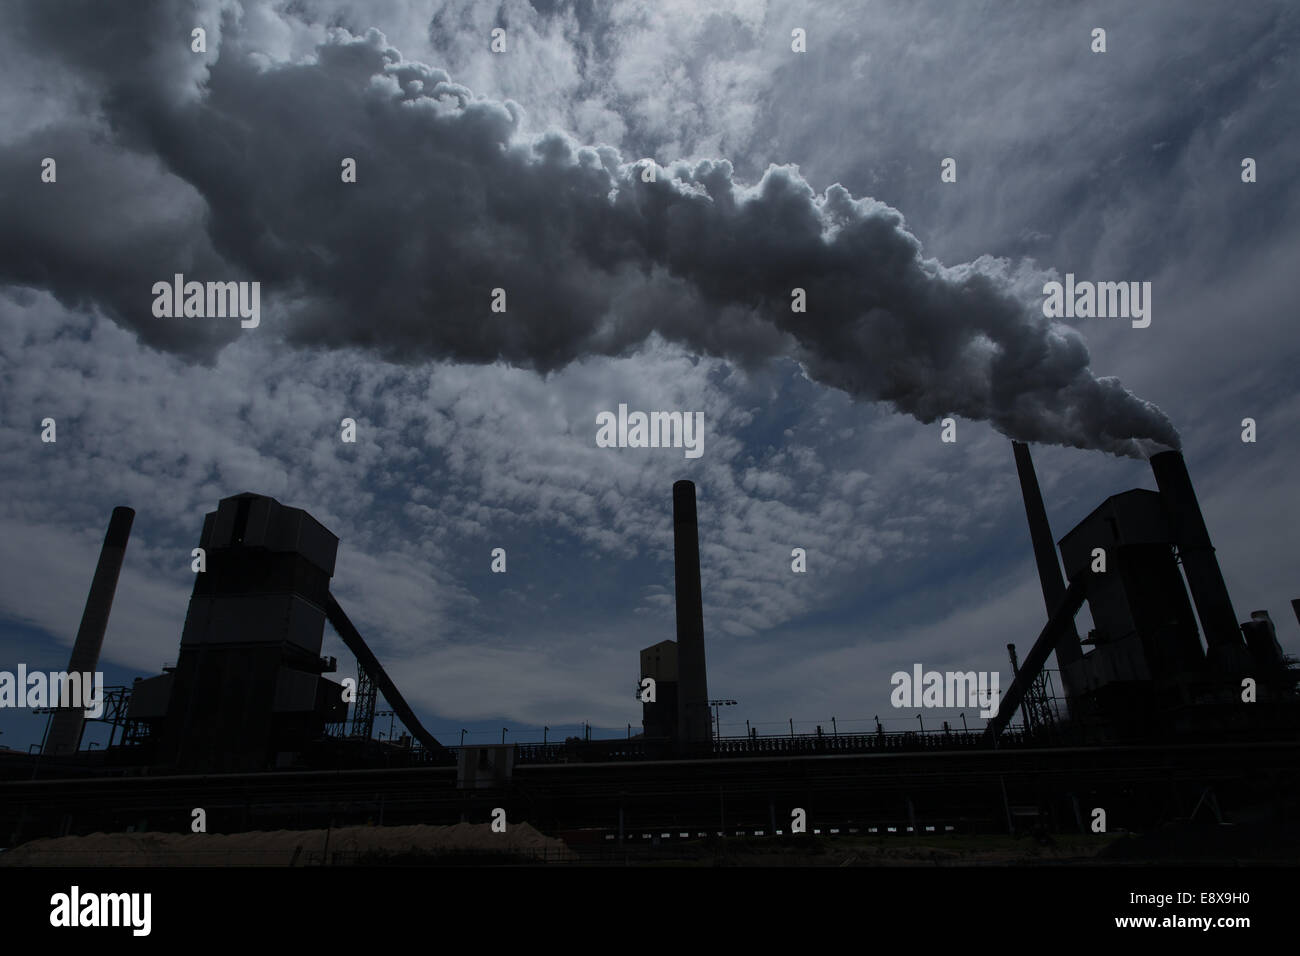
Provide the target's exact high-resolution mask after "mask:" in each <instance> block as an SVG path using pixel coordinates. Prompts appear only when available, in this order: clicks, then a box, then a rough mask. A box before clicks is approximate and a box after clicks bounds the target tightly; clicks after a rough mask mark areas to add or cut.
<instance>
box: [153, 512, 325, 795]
mask: <svg viewBox="0 0 1300 956" xmlns="http://www.w3.org/2000/svg"><path fill="white" fill-rule="evenodd" d="M199 544H200V547H201V548H203V550H204V552H205V561H206V565H207V566H206V570H204V571H202V572H201V573H199V574H198V575H197V576H196V577H195V581H194V593H193V595H192V596H191V598H190V608H189V613H188V614H187V615H186V618H185V629H184V631H183V633H182V635H181V648H180V656H179V657H178V658H177V661H176V667H175V669H174V670H173V671H172V672H171V673H165V674H162V675H160V676H158V677H154V678H152V679H150V680H147V681H140V682H138V683H137V684H136V688H135V692H134V693H133V694H132V700H131V708H130V711H129V716H130V718H131V719H132V720H140V721H147V722H149V723H151V724H152V725H153V727H154V731H153V733H152V734H151V735H150V736H151V737H153V739H154V742H153V746H154V761H155V762H156V763H160V764H164V765H168V766H175V767H178V768H183V769H196V770H198V769H203V770H259V769H263V768H266V767H268V766H275V765H288V764H291V763H293V762H294V760H295V759H296V757H297V754H298V753H299V752H300V751H301V750H302V749H303V748H304V746H305V744H306V743H307V742H308V741H311V740H313V739H315V738H317V737H320V736H321V735H322V734H323V733H324V730H325V726H326V725H327V724H329V723H332V722H334V721H341V720H343V719H344V718H345V717H346V716H347V704H346V703H344V701H343V694H342V687H341V685H339V684H337V683H335V682H334V681H332V680H329V679H327V678H325V677H323V676H322V675H323V674H324V673H326V672H328V671H330V670H333V662H332V661H329V660H323V659H322V658H321V656H320V650H321V642H322V639H323V636H324V627H325V614H326V604H327V602H328V598H329V582H330V577H331V576H332V575H333V574H334V556H335V553H336V552H337V550H338V538H336V537H335V536H334V535H333V534H331V533H330V532H329V531H328V530H326V528H325V527H324V526H323V525H321V523H320V522H318V521H317V520H316V519H315V518H313V517H312V516H311V515H309V514H307V512H305V511H303V510H302V509H300V508H289V507H285V506H284V505H281V504H280V503H279V502H278V501H276V500H275V499H274V498H268V497H265V496H263V495H254V494H247V493H245V494H241V495H235V496H233V497H230V498H225V499H223V500H222V501H221V503H220V504H219V505H218V506H217V510H216V511H214V512H211V513H210V514H208V515H207V517H206V518H205V519H204V522H203V535H202V537H201V539H200V542H199Z"/></svg>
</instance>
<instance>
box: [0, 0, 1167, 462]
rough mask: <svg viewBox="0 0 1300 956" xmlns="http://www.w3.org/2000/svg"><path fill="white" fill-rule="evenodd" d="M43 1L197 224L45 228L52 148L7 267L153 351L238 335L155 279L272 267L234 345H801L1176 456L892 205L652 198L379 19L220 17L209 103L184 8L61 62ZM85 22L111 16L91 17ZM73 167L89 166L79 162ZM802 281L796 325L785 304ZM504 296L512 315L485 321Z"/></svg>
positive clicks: (753, 192) (89, 211)
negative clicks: (88, 308)
mask: <svg viewBox="0 0 1300 956" xmlns="http://www.w3.org/2000/svg"><path fill="white" fill-rule="evenodd" d="M60 7H61V9H63V7H62V5H60ZM44 10H48V5H38V6H36V7H33V8H30V9H29V10H28V11H27V18H26V29H27V31H28V35H29V36H30V37H32V38H33V42H38V41H43V42H48V43H49V44H50V45H51V46H54V47H58V48H59V49H61V51H62V55H63V56H64V57H65V58H66V61H67V63H68V64H70V65H71V64H75V67H74V68H76V69H79V70H81V71H83V72H84V73H85V75H87V76H88V77H90V78H91V80H92V81H93V82H94V83H95V85H96V88H97V89H99V90H100V91H101V92H102V94H103V95H102V100H101V103H100V106H101V108H102V109H103V110H104V111H105V113H106V115H107V116H108V118H109V122H110V124H111V127H112V130H113V136H114V140H115V142H116V144H117V145H118V146H119V147H121V148H124V149H125V150H127V151H129V153H130V154H131V155H134V156H136V157H146V158H147V159H148V161H149V162H150V163H161V166H162V167H163V169H165V171H166V176H167V181H169V182H170V181H172V180H173V179H174V180H175V181H178V182H181V183H184V184H188V188H190V189H192V190H193V191H195V192H196V193H197V196H198V197H201V200H202V205H204V206H205V208H206V216H205V217H202V218H200V219H195V218H193V217H191V218H186V217H184V216H180V215H177V216H172V217H168V216H165V215H162V214H161V213H155V214H154V215H153V216H152V218H150V217H145V216H143V215H137V217H136V220H137V222H138V223H145V224H147V223H149V222H153V223H154V226H155V228H153V229H152V230H148V229H145V228H144V227H143V226H141V227H140V231H141V232H142V233H144V234H142V235H139V236H137V237H136V239H135V240H134V241H133V242H132V243H130V244H122V243H120V242H115V241H114V239H113V236H112V233H111V230H103V229H100V230H99V231H98V232H97V233H92V239H93V241H92V239H87V238H86V237H85V235H83V234H82V233H80V232H79V229H80V227H81V226H82V225H84V224H85V223H86V222H88V221H89V220H90V219H91V218H93V217H94V216H96V215H99V214H101V211H102V210H103V209H104V208H106V206H105V204H106V203H107V204H109V205H108V208H110V209H111V208H112V203H113V202H118V201H120V191H119V192H118V193H117V194H115V193H114V189H113V188H112V186H111V185H109V184H106V183H105V182H104V181H103V176H96V177H92V178H90V179H86V180H82V179H78V178H76V177H65V176H64V175H61V176H60V184H59V186H58V187H57V189H58V194H57V195H58V199H57V202H58V203H60V204H61V205H60V208H59V210H58V212H57V215H58V216H60V217H61V218H60V219H59V222H60V230H62V232H63V234H64V238H63V239H62V240H61V239H60V237H59V232H58V231H56V230H52V229H50V228H49V227H48V219H42V216H49V215H51V214H52V213H51V211H50V210H49V208H48V207H46V206H44V205H43V204H44V203H46V202H54V201H56V200H54V199H47V198H46V197H45V196H43V195H41V194H39V192H38V194H37V195H36V196H34V197H33V196H28V197H26V198H25V199H23V201H21V202H19V201H18V200H19V199H20V198H22V197H21V193H22V192H24V191H30V189H29V187H28V186H26V185H24V186H19V185H17V183H18V178H17V177H16V176H12V175H8V172H9V171H10V170H12V169H14V168H15V167H17V166H18V165H23V168H27V166H26V165H25V164H28V163H31V162H33V160H32V158H31V157H32V156H33V155H34V154H36V153H40V151H41V149H43V148H44V145H43V144H42V143H37V142H29V143H23V144H18V145H16V146H14V145H11V146H9V147H6V149H5V150H4V153H3V155H2V156H0V171H3V172H5V173H6V175H5V178H4V180H3V182H4V183H5V185H4V186H3V187H0V188H3V189H5V190H6V192H7V193H8V195H6V196H5V197H4V199H5V203H6V206H7V207H9V208H14V209H15V210H16V211H17V214H16V215H15V216H13V217H9V218H7V219H6V222H5V224H4V226H3V227H0V228H3V230H4V232H3V235H2V236H0V252H2V253H3V257H2V260H0V261H2V262H3V265H0V278H4V279H6V280H8V281H11V282H24V283H29V284H33V285H39V286H42V287H45V288H50V289H51V290H53V291H54V292H55V293H56V294H59V295H61V296H63V297H65V298H67V297H73V298H76V299H77V300H78V301H83V302H86V301H91V302H93V303H94V304H96V305H98V306H99V307H100V308H102V309H104V310H105V311H106V312H108V313H109V314H111V315H112V316H113V317H114V318H115V319H116V320H117V321H119V322H121V323H123V324H125V325H127V326H129V327H131V328H133V329H134V330H135V331H136V332H137V333H138V334H139V335H140V336H141V338H142V339H143V340H144V341H146V342H148V343H150V344H153V345H156V346H159V347H163V348H167V349H171V350H173V351H177V352H181V353H185V354H188V355H190V356H192V357H197V358H203V357H209V356H210V355H211V354H212V353H213V350H214V349H216V348H219V347H220V345H221V344H222V342H223V341H224V340H226V339H228V337H229V336H230V335H233V334H235V333H236V332H237V331H238V330H237V325H236V324H235V323H231V328H230V329H229V330H227V329H221V330H219V331H217V332H214V330H213V328H212V326H211V322H212V321H213V320H195V319H188V320H186V319H155V318H153V316H152V315H151V312H150V304H151V302H152V298H151V295H150V291H149V290H150V285H151V283H152V281H156V280H158V279H168V278H170V276H171V275H172V273H173V272H185V273H186V275H187V278H195V279H200V280H203V279H229V278H246V279H258V280H260V281H261V282H262V286H263V296H264V302H265V301H266V298H267V297H270V298H272V299H273V300H274V302H275V303H276V312H275V314H274V317H273V318H272V319H270V320H268V318H266V317H264V319H263V325H262V328H260V329H258V330H257V331H255V332H253V331H250V332H245V333H243V334H267V330H268V329H273V328H275V327H276V325H277V323H278V324H279V326H280V328H281V330H282V331H283V333H284V334H285V336H286V337H287V338H288V339H289V340H291V341H293V342H296V343H299V344H304V345H315V346H322V345H323V346H345V345H350V346H363V347H366V348H369V349H373V350H374V351H375V352H377V353H378V354H380V355H382V356H384V357H385V358H387V359H389V360H393V361H407V362H410V361H423V360H426V359H431V358H437V359H445V360H452V361H458V362H470V363H486V362H493V361H498V360H504V361H507V362H510V363H513V364H516V365H519V366H523V367H527V368H532V369H536V370H537V371H539V372H542V373H545V372H548V371H551V370H554V369H558V368H561V367H563V366H564V365H566V364H567V363H569V362H571V361H573V360H575V359H577V358H580V357H582V356H585V355H591V354H602V355H615V354H622V353H626V352H629V351H632V350H634V349H636V348H637V347H638V346H639V345H640V344H641V343H643V342H644V341H645V340H646V338H647V337H648V336H650V335H651V334H655V333H657V334H659V335H661V336H662V337H664V338H665V339H668V340H670V341H674V342H679V343H682V344H684V345H686V346H688V347H689V348H691V349H694V350H696V351H698V352H701V353H708V354H713V355H718V356H723V357H726V358H728V359H730V360H733V361H735V362H738V363H742V364H746V365H753V364H756V363H759V362H763V361H766V360H769V359H771V358H774V357H780V356H787V357H792V358H794V359H797V360H798V361H799V362H801V363H802V364H803V366H804V367H805V368H806V370H807V371H808V373H809V375H811V376H812V377H813V378H814V379H816V380H818V381H820V382H822V383H824V384H826V385H829V386H832V387H835V388H839V389H843V390H844V391H846V392H847V393H849V394H850V395H852V396H854V397H857V398H861V399H865V400H879V401H887V402H889V403H891V404H892V405H893V406H894V407H895V408H897V409H898V410H900V411H903V412H907V413H908V414H911V415H913V416H915V417H916V418H918V419H919V420H921V421H923V422H932V421H934V420H936V419H937V418H939V417H941V416H944V415H948V414H954V415H959V416H963V417H966V418H970V419H979V420H987V421H989V422H991V423H992V424H993V425H994V427H995V428H997V429H998V430H999V431H1001V432H1003V433H1004V434H1007V435H1009V436H1012V437H1015V438H1018V439H1022V440H1027V441H1044V442H1054V443H1060V444H1067V445H1074V446H1078V447H1086V448H1097V449H1104V450H1106V451H1110V452H1113V453H1116V454H1128V455H1133V454H1137V453H1138V452H1139V448H1138V442H1137V440H1138V439H1153V440H1156V441H1159V442H1161V443H1163V444H1166V445H1171V446H1177V445H1178V436H1177V433H1176V431H1175V430H1174V428H1173V427H1172V425H1171V424H1170V422H1169V421H1168V419H1167V418H1166V417H1165V416H1164V415H1163V413H1161V412H1160V410H1159V409H1158V408H1156V407H1155V406H1153V405H1151V404H1150V403H1148V402H1144V401H1142V400H1140V399H1138V398H1137V397H1135V396H1134V395H1132V394H1131V393H1129V392H1128V391H1127V390H1125V389H1124V388H1123V387H1122V386H1121V385H1120V383H1119V382H1118V381H1117V380H1116V379H1113V378H1097V377H1095V376H1094V375H1093V374H1092V373H1091V371H1090V369H1089V364H1088V362H1089V359H1088V351H1087V348H1086V346H1085V345H1084V343H1083V341H1082V339H1081V338H1080V336H1079V335H1078V334H1077V333H1076V332H1074V331H1073V330H1071V329H1068V328H1066V327H1063V326H1058V325H1052V324H1049V323H1048V322H1047V321H1046V320H1044V319H1043V317H1042V316H1041V313H1040V311H1039V308H1038V303H1039V302H1040V301H1041V282H1042V276H1041V275H1039V274H1036V273H1034V272H1033V271H1032V270H1031V269H1029V268H1027V267H1020V268H1013V267H1012V266H1011V265H1010V264H1008V263H1007V262H1005V261H1003V260H997V259H992V258H983V259H980V260H977V261H976V262H973V263H968V264H965V265H962V266H958V267H951V268H949V267H944V266H942V265H940V264H939V263H937V262H935V261H933V260H927V259H925V258H924V257H923V255H922V251H921V247H920V243H919V242H918V241H917V239H916V238H915V237H914V236H912V235H911V234H910V233H909V232H908V231H907V229H906V228H905V225H904V222H903V219H902V216H901V215H900V214H899V213H898V212H897V211H895V210H893V209H891V208H889V207H888V206H885V205H883V204H881V203H878V202H876V201H875V200H871V199H855V198H853V197H852V196H851V195H850V194H849V193H848V192H847V191H846V190H845V189H843V188H842V187H840V186H838V185H836V186H832V187H830V188H829V189H828V190H826V191H825V193H823V194H821V195H818V194H817V193H816V192H815V191H814V190H813V189H812V188H811V187H810V186H809V185H808V183H807V182H805V181H804V180H803V178H802V177H801V176H800V175H799V174H798V172H797V170H796V169H794V168H791V167H779V166H773V167H771V168H769V169H768V170H767V172H766V173H765V174H764V175H763V176H762V178H761V180H760V181H759V182H758V183H757V184H754V185H752V186H750V185H745V184H742V183H740V182H737V181H736V180H735V179H734V178H733V170H732V166H731V165H730V164H729V163H728V162H726V161H705V162H700V163H697V164H687V163H673V164H670V165H669V166H667V167H666V168H665V167H659V168H658V169H657V170H656V178H657V181H656V182H653V183H646V182H644V181H643V179H642V175H641V173H642V170H643V168H644V162H627V161H625V160H624V158H623V157H621V156H620V155H619V154H618V153H617V152H616V151H615V150H613V149H610V148H604V147H597V148H592V147H586V146H581V145H579V144H576V143H574V142H572V141H571V140H570V139H568V138H567V137H565V136H564V135H563V134H559V133H550V134H547V135H544V136H541V137H536V138H527V137H524V136H522V135H521V134H520V126H521V120H522V113H521V111H520V108H519V107H518V106H516V105H515V104H513V103H504V104H503V103H497V102H491V101H485V100H481V99H475V98H474V97H473V96H472V95H471V93H470V92H469V91H468V90H466V89H464V88H463V87H461V86H458V85H456V84H455V83H454V82H452V80H451V78H450V77H449V76H448V75H447V74H446V73H444V72H443V71H441V70H437V69H432V68H429V67H426V66H423V65H420V64H416V63H410V62H404V61H403V60H402V59H401V57H400V55H399V54H398V53H397V52H396V51H395V50H393V49H391V48H389V47H388V46H387V44H386V42H385V40H384V38H383V37H382V35H380V34H378V33H376V32H374V31H372V32H371V33H370V34H368V35H367V36H365V37H354V36H351V35H349V34H346V33H342V32H339V33H336V34H334V35H333V36H332V37H331V39H330V41H329V42H327V43H325V44H324V45H322V46H321V47H320V48H319V49H318V51H317V53H318V55H317V57H316V59H315V61H314V62H310V63H302V64H296V65H286V66H277V67H273V68H267V67H266V66H265V64H264V62H261V63H259V62H258V60H257V59H256V58H254V57H250V56H249V55H247V51H246V50H244V49H243V48H242V47H241V46H240V43H241V40H240V36H239V33H238V31H237V30H236V29H234V28H233V21H232V20H230V19H227V21H226V23H225V31H224V36H223V37H222V38H221V39H220V41H219V42H220V43H221V44H222V45H221V47H220V55H219V56H214V55H211V54H210V55H209V57H208V61H207V62H208V65H209V71H208V75H207V77H206V81H205V82H204V84H203V89H202V92H201V95H200V94H199V93H198V92H196V91H195V89H194V82H195V78H196V77H195V70H194V61H185V62H184V64H183V65H178V64H177V61H176V58H175V57H174V56H172V55H171V54H170V53H167V52H165V51H168V50H170V49H171V46H170V45H172V44H183V46H182V47H181V48H182V49H183V50H185V51H186V53H187V55H188V50H187V44H188V30H189V25H190V24H192V23H193V22H194V21H193V18H192V17H185V16H176V15H174V14H168V13H167V12H165V5H164V7H163V8H159V10H158V13H157V19H156V20H150V19H149V18H147V17H143V16H139V17H133V18H131V19H132V21H133V22H134V23H136V24H140V23H142V22H144V23H148V22H153V23H160V24H164V25H165V29H163V28H159V29H158V31H157V34H155V35H153V36H152V37H150V36H140V35H138V34H133V33H123V32H121V31H120V30H119V31H118V32H117V33H116V34H115V36H116V40H117V42H116V43H115V44H113V45H112V46H111V48H110V49H108V50H107V51H106V50H105V49H104V48H103V47H102V46H94V45H88V44H85V43H76V44H72V45H70V46H68V45H67V44H65V43H64V41H62V40H61V39H59V37H60V33H59V31H60V30H63V29H64V26H65V24H66V23H67V22H68V19H69V18H67V17H66V16H61V17H59V18H58V21H57V22H55V21H53V20H52V19H51V17H52V14H50V13H48V12H43V11H44ZM64 12H65V13H66V10H64ZM84 14H85V17H86V18H87V20H88V21H90V22H94V20H95V19H96V18H102V17H104V16H106V15H105V14H103V13H102V12H101V10H100V8H99V7H98V6H97V5H94V4H92V5H90V6H88V7H86V8H85V9H84ZM217 32H218V31H215V30H214V31H210V34H212V35H210V43H214V42H218V41H217V39H216V36H215V34H216V33H217ZM61 44H62V46H61ZM198 78H199V79H200V80H202V79H203V78H202V76H201V75H200V76H199V77H198ZM48 135H49V136H55V135H58V136H64V137H71V136H73V134H72V133H70V132H68V131H66V130H51V131H48ZM73 145H75V144H73ZM68 148H69V149H72V147H68ZM101 148H102V149H107V148H108V147H107V146H104V147H101ZM70 155H76V153H75V152H74V153H72V154H70ZM80 156H81V158H82V160H83V161H84V162H85V163H89V162H91V161H92V160H93V159H94V157H93V151H92V150H90V148H89V147H87V148H86V149H85V150H83V151H82V152H81V153H80ZM344 156H350V157H355V158H356V160H357V163H358V170H359V175H358V180H359V181H358V183H356V184H354V185H346V184H343V183H341V182H340V177H339V171H340V166H339V164H340V160H341V159H342V157H344ZM36 161H37V162H38V161H39V160H36ZM94 161H96V162H98V160H94ZM31 178H32V177H31V174H30V173H28V174H27V177H26V180H24V182H26V181H30V179H31ZM51 192H53V191H52V190H51ZM114 195H117V196H118V197H119V199H114V198H113V197H114ZM11 200H13V201H14V202H13V203H12V205H11V204H10V201H11ZM78 210H80V212H79V211H78ZM42 222H45V223H46V225H45V227H42V226H41V223H42ZM73 235H77V236H78V237H79V238H77V239H76V240H75V242H74V240H73V239H72V236H73ZM34 237H35V238H34ZM87 243H90V248H87V247H86V246H87ZM70 246H75V247H76V250H77V255H76V256H73V257H72V258H70V257H69V256H70V253H69V247H70ZM209 250H215V256H218V257H219V258H220V260H223V261H224V264H222V263H218V262H214V261H213V259H214V256H213V255H211V254H209ZM95 263H98V265H97V266H93V267H88V264H92V265H93V264H95ZM123 277H128V278H129V282H127V281H124V279H123ZM795 287H799V288H803V289H805V290H806V293H807V301H808V310H807V312H806V313H803V314H800V313H795V312H792V311H791V307H790V304H791V290H792V289H794V288H795ZM495 288H503V289H505V290H506V293H507V296H508V307H509V310H508V312H506V313H505V314H494V313H492V312H491V311H490V310H489V304H490V300H491V293H492V290H493V289H495Z"/></svg>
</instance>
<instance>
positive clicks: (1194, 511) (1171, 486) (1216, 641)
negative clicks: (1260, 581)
mask: <svg viewBox="0 0 1300 956" xmlns="http://www.w3.org/2000/svg"><path fill="white" fill-rule="evenodd" d="M1151 470H1152V471H1153V472H1154V473H1155V476H1156V485H1157V487H1159V489H1160V496H1161V498H1163V499H1164V507H1165V514H1166V515H1167V516H1168V518H1169V527H1170V530H1171V531H1172V532H1173V535H1174V541H1175V542H1176V543H1177V544H1178V556H1179V558H1181V560H1182V563H1183V573H1184V574H1185V575H1186V576H1187V586H1188V587H1189V588H1190V589H1191V592H1192V600H1193V601H1194V602H1195V603H1196V613H1197V616H1198V617H1200V619H1201V629H1202V630H1203V631H1204V632H1205V643H1206V644H1207V645H1208V647H1209V652H1208V655H1207V656H1208V658H1209V660H1210V661H1211V663H1212V664H1213V665H1214V666H1215V667H1216V668H1217V669H1220V670H1228V671H1237V670H1239V669H1242V668H1246V667H1249V658H1248V657H1247V655H1246V645H1245V641H1244V640H1243V638H1242V636H1241V627H1240V626H1239V625H1238V623H1237V613H1236V611H1234V610H1233V609H1232V599H1231V598H1230V597H1228V588H1227V585H1225V584H1224V583H1223V573H1222V572H1221V571H1220V570H1219V562H1218V559H1217V558H1215V556H1214V545H1212V544H1211V543H1210V532H1209V531H1208V530H1207V529H1206V527H1205V518H1204V517H1202V516H1201V506H1200V504H1199V503H1198V502H1197V500H1196V491H1195V490H1194V489H1193V488H1192V479H1191V476H1190V475H1188V474H1187V463H1186V462H1185V461H1183V456H1182V454H1180V453H1179V452H1177V451H1162V452H1160V453H1159V454H1157V455H1152V456H1151Z"/></svg>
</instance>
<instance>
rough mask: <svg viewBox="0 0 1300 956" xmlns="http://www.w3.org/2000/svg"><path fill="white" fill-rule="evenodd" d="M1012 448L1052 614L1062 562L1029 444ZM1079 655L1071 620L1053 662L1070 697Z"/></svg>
mask: <svg viewBox="0 0 1300 956" xmlns="http://www.w3.org/2000/svg"><path fill="white" fill-rule="evenodd" d="M1011 448H1012V450H1013V451H1014V452H1015V455H1016V471H1017V473H1019V475H1020V492H1021V495H1022V496H1023V497H1024V499H1025V517H1026V518H1028V519H1029V539H1030V541H1031V542H1033V546H1034V561H1035V563H1037V565H1038V581H1039V583H1040V584H1041V585H1042V588H1043V603H1044V604H1046V605H1047V616H1048V617H1051V616H1052V614H1053V613H1055V611H1056V609H1057V607H1059V606H1060V603H1061V601H1063V600H1064V599H1065V582H1064V580H1063V579H1062V577H1061V564H1060V561H1059V560H1058V559H1057V556H1056V545H1055V543H1054V542H1053V540H1052V526H1051V525H1050V524H1048V522H1047V509H1046V508H1045V507H1044V506H1043V494H1042V492H1041V491H1040V490H1039V488H1038V475H1037V474H1035V472H1034V461H1033V459H1032V458H1030V457H1029V446H1028V445H1026V444H1025V443H1024V442H1020V441H1013V442H1012V443H1011ZM1082 657H1083V650H1082V649H1081V648H1080V646H1079V632H1078V631H1077V630H1076V629H1075V626H1074V622H1073V621H1071V622H1070V624H1069V626H1068V627H1065V628H1062V630H1061V639H1060V641H1059V642H1058V643H1057V645H1056V662H1057V664H1059V665H1060V667H1061V683H1062V684H1063V685H1065V695H1066V697H1067V698H1068V697H1073V696H1074V693H1075V688H1074V686H1073V685H1074V682H1073V680H1072V679H1071V676H1070V672H1069V671H1067V668H1068V667H1069V665H1071V664H1074V663H1075V662H1076V661H1078V660H1080V659H1081V658H1082Z"/></svg>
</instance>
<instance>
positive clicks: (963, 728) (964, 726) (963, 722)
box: [957, 711, 969, 733]
mask: <svg viewBox="0 0 1300 956" xmlns="http://www.w3.org/2000/svg"><path fill="white" fill-rule="evenodd" d="M957 716H959V717H960V718H961V730H962V733H969V731H968V730H967V728H966V712H965V711H963V712H962V713H960V714H958V715H957Z"/></svg>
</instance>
